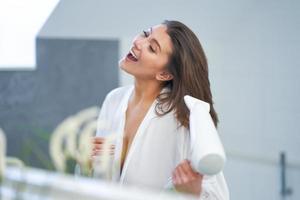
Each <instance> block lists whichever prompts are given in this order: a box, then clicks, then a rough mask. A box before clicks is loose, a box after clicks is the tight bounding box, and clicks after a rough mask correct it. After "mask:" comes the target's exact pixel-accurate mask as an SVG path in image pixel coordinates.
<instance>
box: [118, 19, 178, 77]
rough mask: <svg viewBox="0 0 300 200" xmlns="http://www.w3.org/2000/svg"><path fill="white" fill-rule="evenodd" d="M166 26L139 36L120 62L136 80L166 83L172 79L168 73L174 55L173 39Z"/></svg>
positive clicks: (155, 28)
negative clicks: (170, 60)
mask: <svg viewBox="0 0 300 200" xmlns="http://www.w3.org/2000/svg"><path fill="white" fill-rule="evenodd" d="M166 31H167V28H166V26H165V25H157V26H154V27H151V28H150V29H148V30H145V31H143V32H142V33H141V34H139V35H137V36H136V37H135V38H134V40H133V43H132V47H131V48H130V50H129V53H128V54H127V55H126V56H125V57H124V58H122V59H121V60H120V62H119V65H120V67H121V68H122V69H123V70H124V71H126V72H127V73H129V74H132V75H133V76H135V77H136V78H139V79H145V80H155V79H156V80H158V81H164V80H165V79H166V78H167V79H169V80H170V79H171V78H172V77H170V74H168V72H167V71H166V70H167V69H166V65H167V63H168V59H169V56H170V55H171V53H172V43H171V38H170V37H169V35H168V33H167V32H166Z"/></svg>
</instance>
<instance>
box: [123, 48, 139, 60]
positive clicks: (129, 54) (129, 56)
mask: <svg viewBox="0 0 300 200" xmlns="http://www.w3.org/2000/svg"><path fill="white" fill-rule="evenodd" d="M126 57H127V58H128V59H129V60H131V61H133V62H137V61H138V59H137V57H136V55H135V54H134V52H133V51H132V50H130V52H129V53H128V54H127V56H126Z"/></svg>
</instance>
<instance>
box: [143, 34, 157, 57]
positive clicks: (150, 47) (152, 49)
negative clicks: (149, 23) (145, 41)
mask: <svg viewBox="0 0 300 200" xmlns="http://www.w3.org/2000/svg"><path fill="white" fill-rule="evenodd" d="M143 33H144V37H146V38H147V37H149V32H148V31H145V30H144V31H143ZM149 50H150V51H151V52H153V53H155V50H154V48H153V47H152V46H151V45H149Z"/></svg>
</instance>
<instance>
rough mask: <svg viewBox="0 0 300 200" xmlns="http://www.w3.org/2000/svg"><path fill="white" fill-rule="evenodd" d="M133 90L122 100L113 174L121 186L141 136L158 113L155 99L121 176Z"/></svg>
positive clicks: (134, 139) (131, 148) (141, 125)
mask: <svg viewBox="0 0 300 200" xmlns="http://www.w3.org/2000/svg"><path fill="white" fill-rule="evenodd" d="M133 90H134V86H131V87H130V88H129V89H128V91H127V93H126V94H125V96H124V98H123V99H122V102H121V117H120V120H121V123H120V124H121V126H120V130H119V134H120V137H119V145H118V147H117V148H116V154H115V159H114V164H115V169H114V170H113V174H112V176H113V179H114V180H119V181H120V183H121V184H122V183H123V181H124V179H125V177H126V174H127V169H128V167H129V165H130V161H131V158H132V157H133V156H134V154H135V153H136V146H137V144H138V143H139V142H140V138H141V136H142V135H143V134H144V133H145V129H147V127H148V126H149V124H150V121H151V119H153V118H155V117H157V115H156V112H155V106H156V104H157V100H156V99H155V100H154V101H153V103H152V105H151V106H150V108H149V110H148V111H147V113H146V115H145V117H144V119H143V120H142V122H141V124H140V126H139V127H138V129H137V132H136V134H135V136H134V138H133V141H132V144H131V146H130V149H129V151H128V153H127V156H126V158H125V161H124V165H123V169H122V173H121V175H120V170H121V154H122V149H123V148H122V145H123V135H124V128H125V120H126V110H127V107H128V103H129V98H130V96H131V94H132V92H133ZM168 90H169V89H168V88H163V89H162V90H161V92H160V93H163V92H165V91H168Z"/></svg>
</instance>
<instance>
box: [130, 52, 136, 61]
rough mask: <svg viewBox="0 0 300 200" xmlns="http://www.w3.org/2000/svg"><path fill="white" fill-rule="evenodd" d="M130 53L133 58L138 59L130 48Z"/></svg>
mask: <svg viewBox="0 0 300 200" xmlns="http://www.w3.org/2000/svg"><path fill="white" fill-rule="evenodd" d="M130 53H131V54H132V56H133V57H134V58H135V59H138V58H137V56H136V55H135V54H134V52H133V51H132V50H130Z"/></svg>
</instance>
